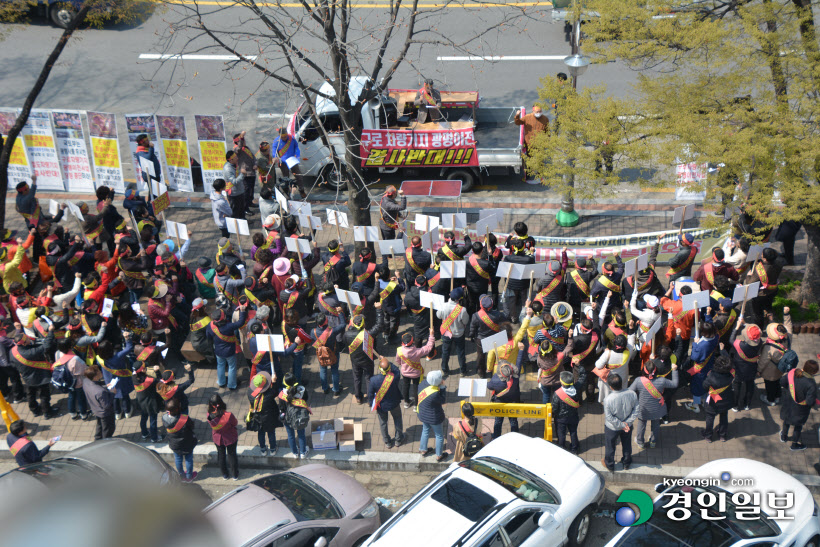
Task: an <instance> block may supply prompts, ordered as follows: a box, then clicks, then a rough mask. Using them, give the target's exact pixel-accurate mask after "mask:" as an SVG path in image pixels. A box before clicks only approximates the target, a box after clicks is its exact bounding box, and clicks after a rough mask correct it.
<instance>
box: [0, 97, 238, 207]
mask: <svg viewBox="0 0 820 547" xmlns="http://www.w3.org/2000/svg"><path fill="white" fill-rule="evenodd" d="M18 113H19V110H11V109H5V110H3V109H0V134H2V136H3V138H4V139H5V138H6V137H7V136H8V132H9V130H10V128H11V127H12V126H13V125H14V124H15V122H16V121H17V116H18ZM83 118H85V120H83ZM124 118H125V133H126V135H127V138H128V143H129V148H130V151H131V156H132V157H131V164H132V165H133V168H134V175H135V180H136V181H138V183H139V184H138V187H139V189H140V190H141V191H143V192H147V191H148V185H147V180H148V177H149V175H148V173H143V172H142V169H141V168H140V163H141V162H140V160H139V157H138V154H140V155H142V156H143V157H144V159H143V162H145V161H146V160H147V159H148V158H150V157H155V158H156V159H157V161H158V162H161V161H162V159H164V161H165V163H164V165H162V164H161V163H160V165H161V169H160V172H159V173H155V176H156V179H155V180H159V181H160V182H163V183H164V184H167V185H168V187H169V188H170V189H172V190H177V191H184V192H193V191H194V183H193V173H192V169H191V159H190V154H189V149H188V131H187V127H186V124H185V118H184V117H183V116H165V115H154V114H126V115H124ZM194 118H195V121H196V133H197V136H198V138H199V149H200V154H201V157H202V160H203V166H202V167H203V169H202V171H203V177H204V180H205V185H206V186H205V188H208V187H209V186H210V185H211V183H212V182H213V181H214V180H215V179H217V178H219V177H221V176H222V166H223V165H224V163H225V152H226V150H227V146H226V142H225V129H224V123H223V120H222V116H195V117H194ZM142 134H146V135H148V138H149V140H150V143H151V146H148V147H144V148H142V149H138V144H137V137H138V136H139V135H142ZM86 137H87V139H86ZM8 173H9V188H13V187H15V186H16V185H17V184H18V183H19V182H21V181H26V182H30V181H31V176H32V175H33V174H36V175H37V186H38V187H39V188H41V189H44V190H67V191H69V192H89V191H94V188H95V187H97V186H102V185H105V186H110V187H113V188H114V189H116V190H118V191H120V192H122V191H124V190H125V185H126V178H125V176H126V175H125V173H124V170H123V159H122V158H121V157H120V148H119V132H118V126H117V115H116V114H113V113H110V112H92V111H88V112H81V111H77V110H32V111H31V113H30V114H29V118H28V120H27V122H26V124H25V125H24V126H23V129H22V131H21V134H20V137H19V138H18V139H17V140H16V141H15V143H14V147H13V149H12V157H11V161H10V163H9V169H8Z"/></svg>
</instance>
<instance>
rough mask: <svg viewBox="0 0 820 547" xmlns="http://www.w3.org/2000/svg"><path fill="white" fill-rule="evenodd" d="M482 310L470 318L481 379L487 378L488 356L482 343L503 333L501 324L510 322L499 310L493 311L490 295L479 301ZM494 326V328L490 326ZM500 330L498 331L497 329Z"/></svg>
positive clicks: (472, 338)
mask: <svg viewBox="0 0 820 547" xmlns="http://www.w3.org/2000/svg"><path fill="white" fill-rule="evenodd" d="M479 304H480V306H481V307H480V309H479V310H478V311H477V312H476V313H474V314H473V316H472V317H471V318H470V333H469V336H470V340H472V341H473V344H475V346H476V366H477V367H478V375H479V376H480V377H481V378H486V377H487V354H486V353H484V350H482V348H481V341H482V340H483V339H485V338H489V337H490V336H492V335H493V334H495V333H497V332H501V324H502V323H506V322H509V320H510V317H509V316H508V315H507V314H505V313H502V312H500V311H497V310H493V309H492V307H493V299H492V297H491V296H489V295H486V294H485V295H482V296H481V299H480V300H479ZM490 325H493V326H490ZM495 327H497V328H498V330H496V328H495Z"/></svg>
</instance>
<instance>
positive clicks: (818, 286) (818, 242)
mask: <svg viewBox="0 0 820 547" xmlns="http://www.w3.org/2000/svg"><path fill="white" fill-rule="evenodd" d="M803 228H805V229H806V242H807V244H808V252H807V253H806V269H805V270H804V271H803V283H802V284H801V285H800V302H801V303H802V304H803V305H807V304H813V303H815V302H820V226H815V225H809V224H804V225H803Z"/></svg>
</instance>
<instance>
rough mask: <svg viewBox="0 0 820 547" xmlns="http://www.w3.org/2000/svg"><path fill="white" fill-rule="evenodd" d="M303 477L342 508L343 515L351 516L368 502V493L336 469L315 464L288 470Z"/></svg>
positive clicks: (354, 480)
mask: <svg viewBox="0 0 820 547" xmlns="http://www.w3.org/2000/svg"><path fill="white" fill-rule="evenodd" d="M290 472H291V473H294V474H296V475H300V476H302V477H305V478H306V479H308V480H309V481H311V482H314V483H316V485H317V486H318V487H319V488H321V489H323V490H325V491H326V492H327V493H328V494H330V496H331V497H332V498H333V499H335V500H336V501H337V502H338V503H339V505H340V506H341V507H342V510H343V511H344V513H345V515H351V514H353V513H354V512H355V511H357V510H359V509H361V508H362V507H363V506H364V505H366V504H367V503H368V502H369V501H370V493H369V492H368V491H367V490H366V489H365V488H364V486H362V485H361V484H359V482H358V481H357V480H356V479H354V478H353V477H351V476H350V475H347V474H346V473H343V472H342V471H339V470H338V469H336V468H333V467H330V466H327V465H324V464H321V463H316V464H311V465H304V466H301V467H296V468H294V469H291V470H290Z"/></svg>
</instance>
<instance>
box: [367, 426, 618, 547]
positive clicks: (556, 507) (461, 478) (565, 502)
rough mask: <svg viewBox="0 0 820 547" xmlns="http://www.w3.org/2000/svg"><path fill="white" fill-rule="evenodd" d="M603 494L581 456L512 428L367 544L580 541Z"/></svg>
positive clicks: (538, 546) (500, 546) (433, 546)
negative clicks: (511, 430)
mask: <svg viewBox="0 0 820 547" xmlns="http://www.w3.org/2000/svg"><path fill="white" fill-rule="evenodd" d="M603 494H604V478H603V477H602V476H601V474H600V473H598V472H597V471H595V470H594V469H593V468H591V467H590V466H589V465H587V464H586V462H584V460H582V459H581V458H579V457H577V456H573V455H572V454H570V453H569V452H567V451H565V450H562V449H561V448H558V447H557V446H555V445H554V444H552V443H548V442H547V441H545V440H543V439H537V438H532V437H527V436H525V435H521V434H519V433H508V434H506V435H503V436H501V437H499V438H498V439H496V440H494V441H493V442H491V443H490V444H488V445H487V446H485V447H484V448H482V449H481V450H480V451H479V452H478V454H476V455H475V456H474V457H473V458H472V459H471V460H467V461H464V462H459V463H454V464H452V465H451V466H450V467H449V468H448V469H447V470H446V471H444V472H443V473H442V474H441V475H439V476H438V477H436V478H435V479H434V480H433V481H432V482H431V483H430V484H428V485H427V486H426V487H425V488H423V489H422V490H421V491H420V492H419V493H418V494H416V495H415V496H413V498H412V499H410V500H409V501H408V502H407V503H406V504H405V505H404V507H402V508H401V509H400V510H399V511H397V512H396V514H395V515H393V517H392V518H391V519H390V520H388V521H387V522H386V523H384V524H383V525H382V526H381V527H380V528H379V529H378V530H377V531H376V532H375V533H374V534H373V535H372V536H371V537H370V539H369V540H368V541H367V542H366V543H365V544H364V545H366V546H374V547H375V546H379V547H400V546H404V545H408V546H409V545H412V546H422V547H445V546H464V547H467V546H470V547H518V546H525V547H550V546H553V545H563V544H565V543H567V542H568V543H569V544H570V545H582V544H583V543H584V541H585V540H586V536H587V534H588V533H589V523H590V518H591V513H592V511H593V509H594V506H595V505H596V504H598V502H599V501H600V500H601V498H602V497H603Z"/></svg>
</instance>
